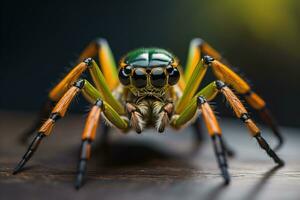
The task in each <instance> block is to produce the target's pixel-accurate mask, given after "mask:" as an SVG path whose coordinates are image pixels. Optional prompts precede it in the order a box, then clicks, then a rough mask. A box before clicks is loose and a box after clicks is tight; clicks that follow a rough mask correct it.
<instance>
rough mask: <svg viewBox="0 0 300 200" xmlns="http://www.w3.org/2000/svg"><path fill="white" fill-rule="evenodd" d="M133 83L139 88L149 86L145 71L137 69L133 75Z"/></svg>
mask: <svg viewBox="0 0 300 200" xmlns="http://www.w3.org/2000/svg"><path fill="white" fill-rule="evenodd" d="M132 81H133V84H134V85H135V86H136V87H138V88H142V87H145V86H146V85H147V75H146V73H145V71H144V70H142V69H135V70H134V72H133V75H132Z"/></svg>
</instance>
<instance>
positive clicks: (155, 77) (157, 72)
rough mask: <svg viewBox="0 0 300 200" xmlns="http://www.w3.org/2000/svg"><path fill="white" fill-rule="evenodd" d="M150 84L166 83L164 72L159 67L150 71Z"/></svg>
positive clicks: (159, 85)
mask: <svg viewBox="0 0 300 200" xmlns="http://www.w3.org/2000/svg"><path fill="white" fill-rule="evenodd" d="M151 84H152V85H153V86H155V87H163V86H165V85H166V74H165V72H164V70H163V68H161V67H157V68H153V69H152V71H151Z"/></svg>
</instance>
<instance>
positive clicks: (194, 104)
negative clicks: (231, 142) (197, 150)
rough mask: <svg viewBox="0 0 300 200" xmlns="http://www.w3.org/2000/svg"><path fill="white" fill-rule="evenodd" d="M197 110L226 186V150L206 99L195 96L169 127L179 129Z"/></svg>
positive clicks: (227, 177) (227, 180) (227, 175)
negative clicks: (211, 143)
mask: <svg viewBox="0 0 300 200" xmlns="http://www.w3.org/2000/svg"><path fill="white" fill-rule="evenodd" d="M197 108H198V109H199V110H200V112H201V114H202V118H203V120H204V122H205V125H206V127H207V130H208V133H209V135H210V137H211V139H212V142H213V147H214V152H215V155H216V158H217V162H218V165H219V168H220V170H221V173H222V176H223V178H224V181H225V184H228V183H229V182H230V175H229V173H228V169H227V168H228V166H227V158H226V149H225V147H224V142H223V140H222V134H221V128H220V126H219V123H218V121H217V119H216V117H215V114H214V112H213V110H212V109H211V107H210V105H209V104H208V103H207V101H206V99H205V98H204V97H202V96H196V97H195V98H193V99H192V101H191V102H190V103H189V104H188V105H187V106H186V108H185V110H184V111H183V112H182V113H181V114H180V115H177V116H175V117H174V118H173V119H172V120H171V125H172V126H173V127H175V128H179V127H181V126H182V125H184V124H186V123H187V122H188V121H189V120H191V119H192V118H193V115H194V114H195V112H196V110H197Z"/></svg>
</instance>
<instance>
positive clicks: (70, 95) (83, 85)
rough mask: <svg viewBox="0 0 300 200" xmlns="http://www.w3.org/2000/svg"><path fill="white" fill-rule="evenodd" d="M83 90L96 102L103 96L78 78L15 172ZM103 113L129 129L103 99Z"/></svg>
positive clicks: (110, 119)
mask: <svg viewBox="0 0 300 200" xmlns="http://www.w3.org/2000/svg"><path fill="white" fill-rule="evenodd" d="M80 91H82V93H83V96H84V97H85V98H86V99H87V100H88V101H89V102H91V103H94V102H95V101H96V100H97V99H100V98H101V95H100V93H99V92H98V91H97V90H96V89H95V88H94V87H93V86H92V85H91V84H90V83H89V82H88V81H86V80H78V81H76V82H75V83H74V85H73V86H72V87H71V88H69V89H68V90H67V92H66V93H65V94H64V95H63V97H62V98H61V99H60V100H59V101H58V103H57V104H56V106H55V107H54V109H53V110H52V112H51V114H50V117H49V118H48V120H47V121H45V122H44V124H43V125H42V126H41V128H40V129H39V131H38V134H37V136H36V137H35V138H34V139H33V142H32V143H31V144H30V146H29V148H28V149H27V151H26V153H25V154H24V156H23V157H22V160H21V161H20V162H19V164H18V165H17V167H16V168H15V170H14V171H13V174H16V173H17V172H18V171H20V170H21V169H22V167H23V166H24V165H25V164H26V162H27V161H28V160H29V159H30V158H31V157H32V155H33V154H34V152H35V151H36V150H37V148H38V145H39V144H40V142H41V140H42V139H43V138H44V136H48V135H50V134H51V131H52V128H53V127H54V124H55V122H56V121H57V120H58V119H60V118H62V117H64V116H65V113H66V111H67V109H68V107H69V105H70V103H71V101H72V99H73V98H74V97H75V96H76V94H78V93H79V92H80ZM103 107H104V109H103V114H104V115H105V117H106V118H107V120H108V121H109V122H111V124H113V125H114V126H116V127H117V128H119V129H121V130H127V128H128V121H126V120H125V119H123V118H122V117H121V116H120V115H119V114H118V112H117V111H115V110H114V109H113V107H112V106H110V105H109V104H108V103H107V102H105V101H103Z"/></svg>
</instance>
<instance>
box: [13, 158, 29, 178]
mask: <svg viewBox="0 0 300 200" xmlns="http://www.w3.org/2000/svg"><path fill="white" fill-rule="evenodd" d="M25 163H26V160H25V159H22V160H21V161H20V162H19V163H18V165H17V166H16V167H15V168H14V170H13V172H12V174H13V175H15V174H17V173H18V172H20V171H21V169H22V168H23V166H24V165H25Z"/></svg>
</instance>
